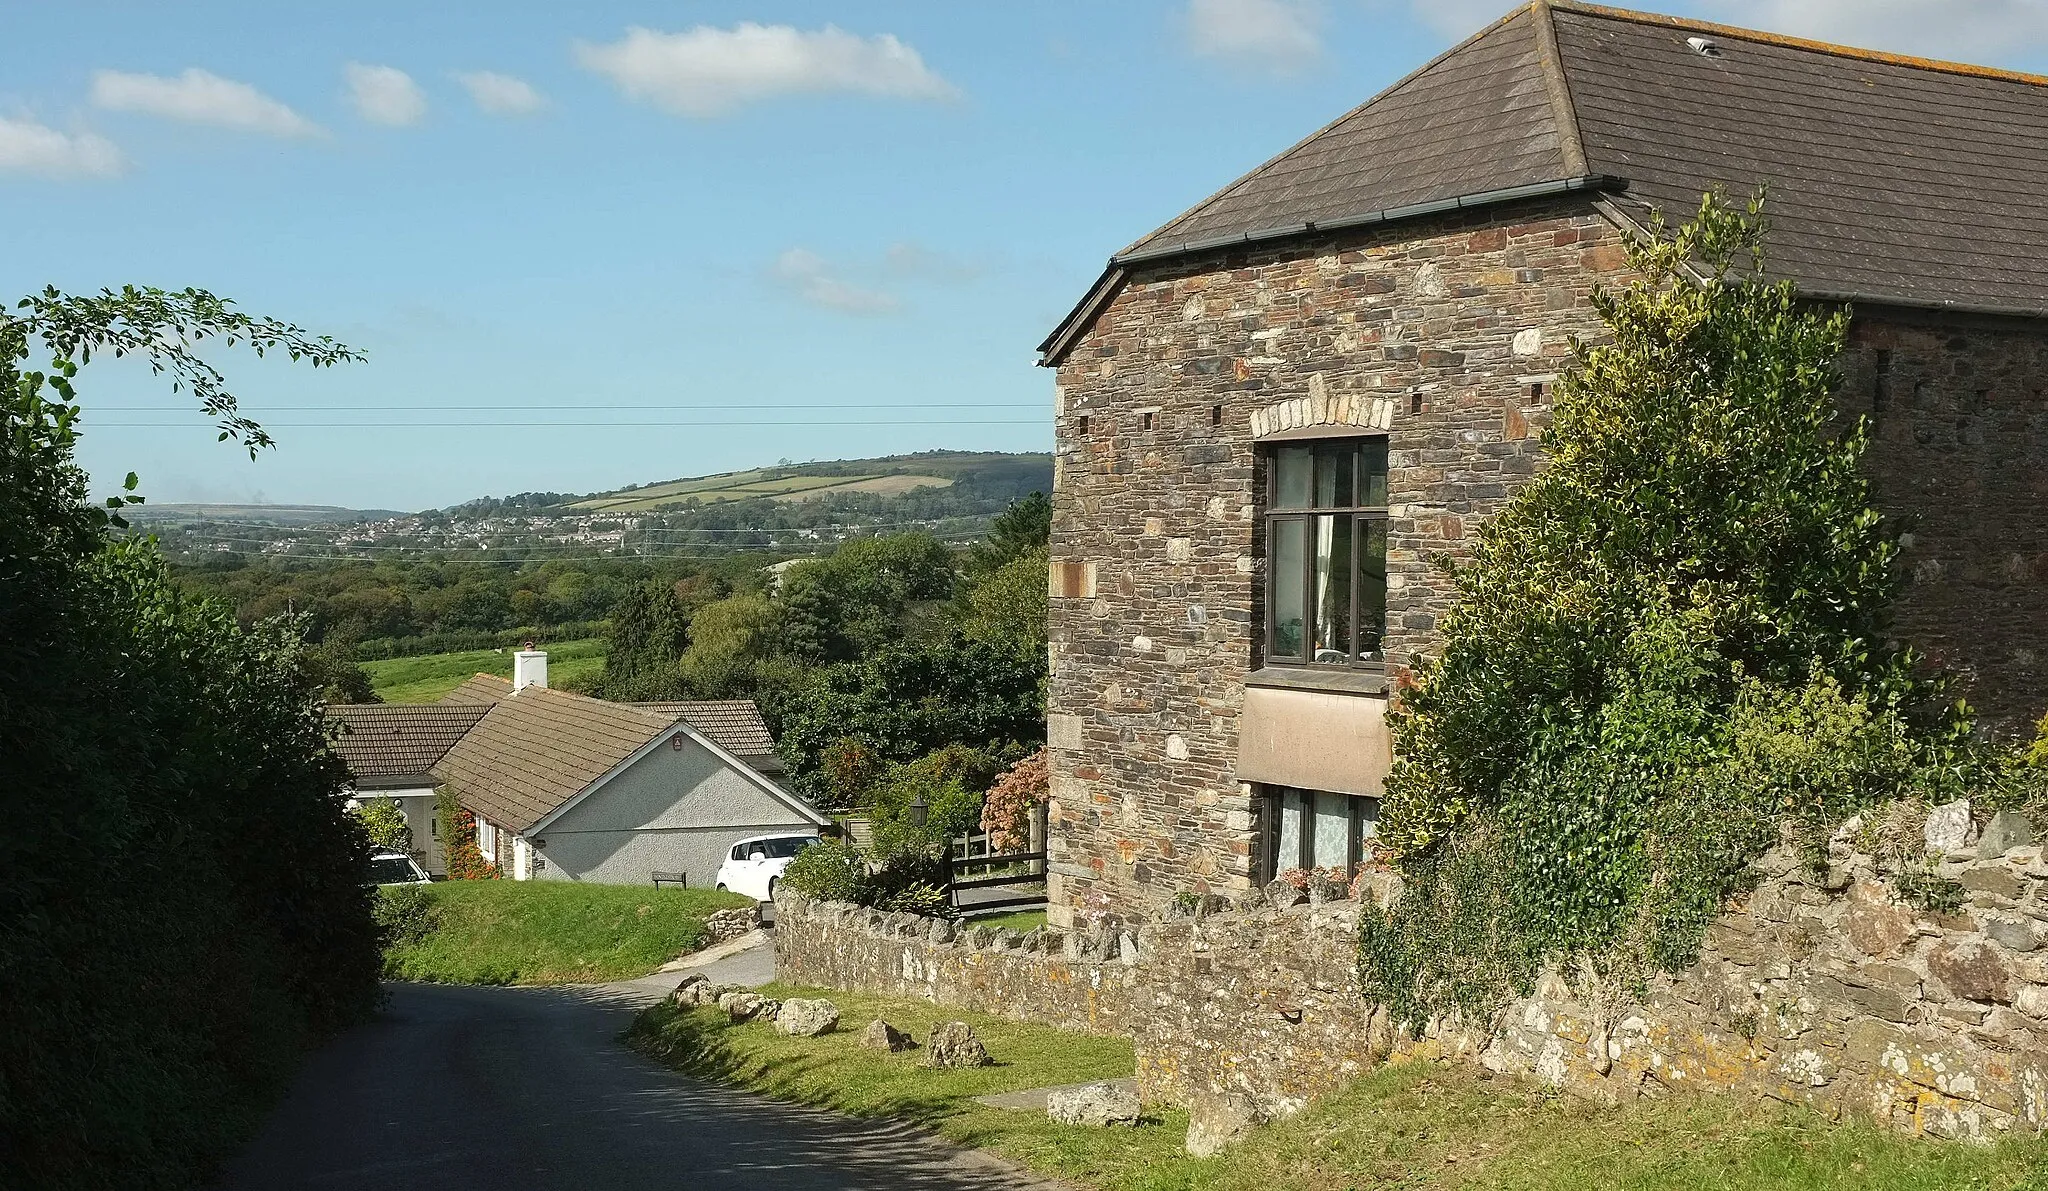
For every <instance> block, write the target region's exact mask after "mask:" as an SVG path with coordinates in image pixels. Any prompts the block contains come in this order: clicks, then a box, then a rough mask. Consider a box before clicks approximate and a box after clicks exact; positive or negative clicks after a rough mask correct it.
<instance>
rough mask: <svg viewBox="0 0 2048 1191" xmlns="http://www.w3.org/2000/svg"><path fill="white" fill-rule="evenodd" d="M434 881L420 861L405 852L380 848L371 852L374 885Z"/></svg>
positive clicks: (419, 883)
mask: <svg viewBox="0 0 2048 1191" xmlns="http://www.w3.org/2000/svg"><path fill="white" fill-rule="evenodd" d="M431 881H433V878H432V877H429V876H428V875H427V870H425V869H423V868H421V867H420V864H419V861H417V860H414V859H413V858H412V857H410V856H407V855H406V854H405V853H403V852H396V851H393V850H391V849H390V848H379V849H377V850H376V851H375V852H373V853H371V854H370V883H371V884H373V885H425V884H428V883H430V882H431Z"/></svg>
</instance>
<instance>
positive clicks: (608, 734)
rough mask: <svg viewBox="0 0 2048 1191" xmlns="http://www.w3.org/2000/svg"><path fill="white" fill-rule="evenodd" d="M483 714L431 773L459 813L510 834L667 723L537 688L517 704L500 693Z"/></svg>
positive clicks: (598, 775) (602, 772) (612, 705)
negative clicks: (454, 797) (457, 803)
mask: <svg viewBox="0 0 2048 1191" xmlns="http://www.w3.org/2000/svg"><path fill="white" fill-rule="evenodd" d="M479 677H483V676H481V675H480V676H479ZM471 681H472V682H474V681H476V680H475V679H472V680H471ZM465 685H468V684H465ZM507 685H508V687H509V684H507ZM464 706H476V704H467V705H464ZM483 706H484V707H485V710H486V711H487V713H488V714H486V715H484V716H483V717H482V718H480V719H479V720H478V721H477V723H476V726H475V727H473V728H471V729H470V730H469V732H468V733H467V734H466V735H464V736H463V738H462V739H461V740H460V741H459V742H457V743H456V744H455V746H454V747H453V748H451V749H449V750H448V753H447V755H446V756H444V757H442V758H441V760H440V763H439V764H437V765H435V766H434V773H435V775H436V776H438V777H440V778H441V779H442V780H443V781H445V782H447V783H448V784H449V785H451V786H454V787H455V789H456V792H457V794H458V796H459V797H460V798H461V800H462V805H463V806H465V807H467V808H468V809H470V810H472V811H475V812H476V813H478V814H481V815H483V816H484V817H485V818H487V819H489V820H490V821H491V822H493V823H496V824H498V825H500V826H503V827H508V828H510V829H512V830H513V831H525V830H526V829H527V828H529V827H531V826H533V825H534V824H535V823H537V822H539V821H540V820H542V819H544V818H546V817H547V816H548V815H549V814H551V813H553V812H554V810H555V809H556V808H557V807H559V806H561V805H562V804H563V803H565V802H567V801H569V799H571V798H573V797H575V796H576V795H578V794H580V793H582V792H583V790H584V789H585V788H586V787H588V786H589V785H590V784H591V783H592V782H595V781H597V780H598V779H599V778H601V777H603V776H605V775H606V774H608V773H610V772H611V771H612V770H614V769H616V768H618V766H619V765H620V764H621V763H622V762H624V761H625V760H626V759H627V758H629V757H631V756H632V755H633V754H634V753H636V752H638V751H640V749H641V748H643V747H645V746H646V745H647V744H648V742H650V741H652V740H653V739H654V738H655V737H656V736H659V735H661V734H662V732H663V731H664V730H666V729H668V728H670V727H672V726H673V725H674V723H675V721H674V720H673V719H668V718H664V717H662V716H659V715H655V714H653V713H652V712H647V711H641V710H639V709H637V708H633V707H628V706H627V705H625V704H623V703H607V702H605V701H604V700H602V699H592V698H589V697H587V696H584V695H575V694H570V693H569V692H567V691H556V690H549V689H547V688H545V687H528V688H527V689H525V690H523V691H521V692H519V694H518V696H517V697H511V696H509V692H508V696H507V697H505V698H501V699H499V700H498V701H497V702H495V703H491V704H488V705H483Z"/></svg>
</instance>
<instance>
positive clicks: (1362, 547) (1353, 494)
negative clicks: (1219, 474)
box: [1266, 438, 1387, 666]
mask: <svg viewBox="0 0 2048 1191" xmlns="http://www.w3.org/2000/svg"><path fill="white" fill-rule="evenodd" d="M1386 629H1387V440H1386V439H1385V438H1327V439H1316V440H1312V441H1309V442H1302V443H1281V444H1277V445H1275V446H1274V447H1272V448H1271V451H1270V454H1269V455H1268V457H1267V465H1266V662H1267V663H1268V664H1270V665H1284V666H1378V665H1380V664H1381V663H1382V662H1384V661H1385V660H1386V653H1385V652H1384V648H1383V640H1384V638H1385V636H1386Z"/></svg>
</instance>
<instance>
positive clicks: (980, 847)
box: [946, 802, 1046, 910]
mask: <svg viewBox="0 0 2048 1191" xmlns="http://www.w3.org/2000/svg"><path fill="white" fill-rule="evenodd" d="M1045 828H1046V807H1045V804H1044V803H1042V802H1041V803H1039V804H1038V805H1037V806H1035V807H1033V808H1031V829H1030V837H1029V839H1028V840H1027V842H1026V843H1025V850H1024V851H1022V852H997V851H996V850H995V844H994V842H993V841H992V840H990V839H989V837H988V835H987V833H986V832H984V833H982V834H979V835H961V836H955V837H954V838H953V840H952V842H951V844H950V846H949V847H948V849H947V865H946V900H947V901H949V902H951V903H952V905H953V907H954V908H955V909H961V910H1010V909H1022V908H1024V907H1030V906H1042V905H1044V904H1045ZM977 874H978V875H977ZM1019 886H1034V887H1035V888H1034V889H1032V890H1031V891H1030V892H1027V893H1019V894H1014V895H1011V896H1007V897H1005V896H996V897H973V898H970V899H969V900H967V901H962V900H961V896H960V895H961V894H962V893H972V892H974V891H976V890H982V889H1006V888H1013V887H1019Z"/></svg>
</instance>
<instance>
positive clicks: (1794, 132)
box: [1040, 0, 2048, 363]
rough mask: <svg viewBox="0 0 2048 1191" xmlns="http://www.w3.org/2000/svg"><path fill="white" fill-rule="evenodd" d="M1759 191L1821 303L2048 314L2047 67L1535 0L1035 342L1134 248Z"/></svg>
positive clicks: (1232, 200) (1199, 216)
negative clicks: (1535, 200) (1492, 211)
mask: <svg viewBox="0 0 2048 1191" xmlns="http://www.w3.org/2000/svg"><path fill="white" fill-rule="evenodd" d="M1696 37H1698V38H1706V39H1708V40H1710V41H1712V42H1713V43H1715V46H1716V48H1717V50H1718V53H1717V54H1715V55H1713V56H1709V55H1707V54H1702V53H1700V52H1699V51H1697V50H1695V49H1694V48H1693V47H1692V46H1691V45H1689V44H1687V42H1688V39H1689V38H1696ZM1764 183H1768V184H1769V186H1770V191H1771V200H1770V207H1769V214H1770V218H1771V238H1770V253H1771V264H1772V268H1773V269H1774V270H1775V271H1777V272H1779V273H1780V274H1781V275H1783V276H1787V277H1790V278H1792V279H1794V280H1796V281H1798V282H1799V284H1800V286H1801V287H1802V288H1803V289H1804V290H1806V291H1807V292H1808V293H1810V294H1813V295H1814V296H1817V297H1826V298H1847V299H1854V300H1861V301H1867V302H1878V303H1891V304H1901V305H1912V306H1928V307H1938V308H1953V309H1961V310H1971V311H1980V312H1990V313H2006V314H2024V315H2029V316H2037V317H2040V316H2048V79H2043V78H2039V77H2036V76H2031V75H2021V74H2014V73H2010V72H2005V71H1997V70H1990V69H1986V68H1982V67H1974V66H1964V65H1958V64H1955V63H1945V62H1934V61H1929V60H1925V59H1917V58H1907V57H1901V56H1898V55H1891V54H1880V53H1875V52H1871V51H1866V50H1856V49H1850V48H1847V47H1843V46H1836V45H1829V44H1826V43H1822V42H1812V41H1804V40H1800V39H1797V38H1789V37H1781V36H1778V35H1775V34H1770V33H1761V32H1756V31H1753V30H1744V29H1735V28H1730V27H1727V26H1722V25H1714V24H1709V23H1705V22H1699V21H1690V20H1683V19H1679V18H1675V17H1664V16H1655V15H1650V14H1645V13H1636V12H1629V11H1626V10H1622V9H1613V8H1602V7H1596V6H1593V5H1587V4H1580V3H1576V2H1573V0H1534V2H1532V3H1531V4H1529V5H1527V6H1526V7H1523V8H1519V9H1517V10H1515V11H1514V12H1511V13H1510V14H1508V15H1507V16H1506V17H1504V18H1502V19H1501V20H1499V21H1496V22H1495V23H1494V24H1492V25H1490V26H1488V27H1487V28H1485V29H1484V30H1482V31H1480V32H1479V33H1478V34H1476V35H1474V36H1473V37H1472V38H1470V39H1468V40H1466V41H1464V42H1462V43H1460V44H1459V45H1457V46H1455V47H1453V48H1452V49H1451V50H1449V51H1448V52H1446V53H1445V54H1443V55H1442V56H1441V57H1439V58H1437V59H1436V60H1434V61H1432V62H1430V63H1428V64H1427V65H1425V66H1423V67H1422V68H1421V69H1420V70H1418V71H1416V72H1415V73H1414V74H1411V75H1409V76H1408V77H1407V78H1405V79H1402V80H1401V81H1399V82H1397V83H1395V84H1394V85H1393V86H1392V87H1390V88H1388V89H1387V90H1385V91H1383V92H1381V93H1380V94H1379V95H1377V96H1375V97H1374V98H1373V99H1371V100H1370V101H1368V102H1367V103H1365V104H1364V105H1362V106H1360V107H1358V108H1356V109H1354V110H1353V111H1351V112H1348V113H1346V114H1345V115H1344V116H1342V117H1340V118H1339V119H1338V120H1336V121H1335V122H1333V123H1331V124H1330V125H1328V126H1326V127H1324V128H1323V129H1321V130H1319V131H1318V132H1316V133H1315V134H1314V135H1312V136H1310V137H1309V138H1308V139H1306V140H1304V141H1302V142H1301V143H1299V144H1297V145H1295V146H1294V147H1293V148H1291V149H1289V150H1287V151H1286V152H1284V153H1282V154H1281V155H1280V156H1278V157H1276V158H1274V159H1273V160H1271V161H1269V162H1267V163H1266V164H1264V165H1262V166H1260V167H1259V168H1258V169H1255V170H1253V171H1252V172H1251V173H1249V174H1247V175H1245V176H1244V177H1242V178H1240V179H1238V180H1237V181H1235V182H1233V183H1231V184H1230V185H1229V186H1226V187H1225V188H1224V189H1223V190H1221V191H1219V192H1218V193H1217V194H1215V195H1212V196H1211V197H1210V198H1208V199H1206V200H1204V201H1203V202H1201V203H1200V204H1198V205H1196V206H1195V207H1194V208H1193V209H1192V210H1190V211H1188V212H1187V213H1185V214H1183V215H1181V216H1180V217H1178V218H1176V219H1174V220H1173V221H1172V222H1170V223H1168V224H1167V225H1166V226H1164V227H1162V228H1160V229H1159V230H1158V231H1156V232H1153V233H1152V234H1151V235H1149V236H1146V237H1145V238H1144V239H1142V240H1139V241H1138V242H1137V243H1135V244H1133V245H1131V246H1130V247H1129V248H1127V249H1125V250H1124V251H1123V252H1122V253H1119V254H1117V256H1115V257H1113V258H1111V261H1110V266H1109V269H1108V270H1107V271H1106V273H1105V275H1104V277H1103V279H1102V281H1100V282H1098V283H1097V285H1096V287H1095V288H1094V289H1093V290H1092V291H1091V292H1090V295H1089V297H1088V298H1087V299H1085V300H1084V301H1083V303H1082V304H1081V306H1080V307H1078V308H1077V309H1076V310H1075V312H1074V313H1073V314H1072V315H1069V317H1068V318H1067V320H1066V321H1065V322H1063V323H1062V324H1061V325H1060V327H1059V328H1058V329H1057V330H1055V331H1054V333H1053V334H1052V335H1051V336H1050V337H1048V339H1047V340H1046V342H1045V343H1044V344H1042V345H1041V347H1040V350H1041V351H1042V352H1043V353H1044V360H1043V362H1045V363H1057V362H1058V358H1059V356H1060V355H1061V354H1062V353H1063V352H1064V349H1065V347H1066V346H1068V345H1069V344H1071V343H1072V341H1073V339H1074V337H1075V336H1076V335H1077V334H1078V332H1079V331H1080V330H1084V329H1085V327H1086V324H1087V323H1088V322H1089V321H1091V320H1092V318H1093V313H1094V311H1095V310H1096V309H1098V308H1099V305H1100V304H1101V303H1102V302H1105V301H1107V300H1108V298H1109V297H1110V296H1111V295H1112V294H1113V292H1114V290H1115V288H1116V286H1117V285H1118V284H1119V283H1120V281H1121V277H1122V275H1123V270H1125V269H1126V268H1128V267H1130V266H1132V265H1135V264H1137V263H1140V262H1142V261H1145V260H1148V259H1158V258H1162V257H1167V256H1172V255H1177V254H1181V253H1189V252H1198V251H1204V250H1207V249H1211V248H1216V247H1219V246H1222V245H1225V244H1229V243H1233V242H1241V241H1246V240H1270V239H1283V238H1286V237H1288V236H1293V235H1301V234H1305V233H1307V232H1311V231H1314V230H1316V229H1318V228H1322V229H1329V228H1331V227H1342V226H1346V225H1356V224H1362V223H1373V222H1383V221H1390V220H1395V219H1401V218H1407V217H1412V216H1419V215H1424V214H1430V213H1434V212H1437V211H1442V210H1445V209H1451V208H1456V207H1459V206H1474V205H1481V204H1489V203H1497V202H1505V201H1513V200H1514V199H1515V198H1518V197H1530V196H1531V195H1532V194H1535V193H1545V192H1551V193H1559V192H1563V191H1566V190H1592V191H1601V192H1605V193H1607V194H1609V195H1610V196H1613V197H1614V198H1615V208H1614V209H1615V210H1616V211H1617V213H1619V214H1621V215H1623V216H1624V217H1625V218H1630V219H1634V220H1637V221H1640V220H1641V219H1642V217H1644V216H1645V215H1647V213H1648V212H1649V211H1650V210H1652V209H1655V210H1661V211H1662V212H1663V213H1664V214H1665V215H1666V217H1667V218H1670V219H1682V218H1684V217H1686V216H1688V215H1690V214H1691V213H1692V212H1693V211H1695V210H1696V209H1697V208H1698V206H1699V201H1700V196H1701V194H1702V193H1704V192H1705V191H1707V190H1708V189H1710V188H1714V187H1720V188H1721V189H1723V190H1725V191H1727V192H1728V193H1729V194H1730V195H1731V196H1735V197H1747V196H1748V195H1749V194H1750V193H1751V192H1753V191H1754V190H1755V189H1756V188H1757V187H1758V186H1759V185H1760V184H1764Z"/></svg>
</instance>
